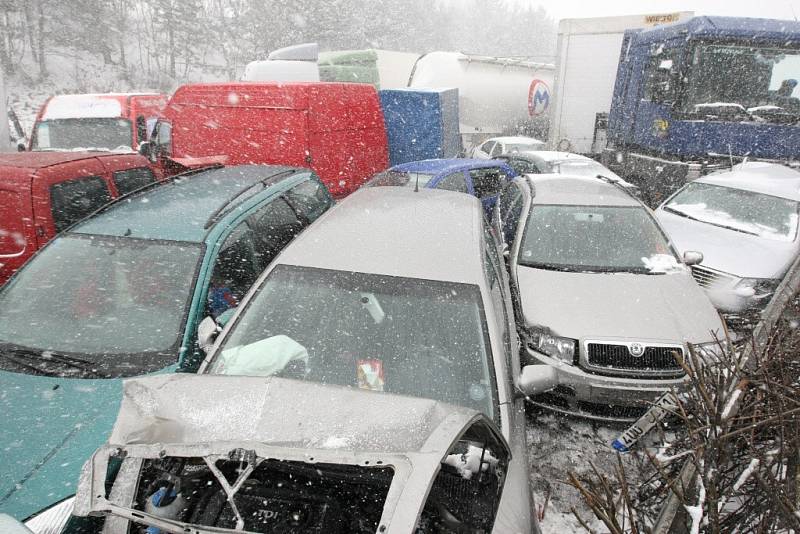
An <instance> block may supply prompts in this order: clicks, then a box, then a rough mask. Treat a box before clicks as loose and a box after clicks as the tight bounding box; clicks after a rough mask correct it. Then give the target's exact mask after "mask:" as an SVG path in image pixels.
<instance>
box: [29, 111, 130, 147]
mask: <svg viewBox="0 0 800 534" xmlns="http://www.w3.org/2000/svg"><path fill="white" fill-rule="evenodd" d="M132 145H133V129H132V128H131V121H129V120H127V119H120V118H83V119H51V120H46V121H42V122H39V123H38V124H36V127H35V129H34V132H33V145H32V146H33V150H76V149H92V148H99V149H102V150H120V151H132V150H133V149H132V148H131V147H132Z"/></svg>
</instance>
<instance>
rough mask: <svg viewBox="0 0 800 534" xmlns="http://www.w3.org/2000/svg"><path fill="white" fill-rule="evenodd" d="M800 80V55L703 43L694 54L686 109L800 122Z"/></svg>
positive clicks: (798, 52) (785, 50)
mask: <svg viewBox="0 0 800 534" xmlns="http://www.w3.org/2000/svg"><path fill="white" fill-rule="evenodd" d="M798 79H800V50H797V49H789V48H777V47H769V46H762V47H759V46H749V45H735V44H716V43H701V44H698V45H696V46H695V47H694V49H693V52H692V56H691V66H690V68H689V76H688V79H687V83H686V84H685V86H686V87H687V88H688V90H687V94H686V98H685V102H684V109H685V111H689V112H692V111H694V112H699V111H702V112H704V113H705V112H708V111H709V109H711V108H719V109H721V110H723V111H725V109H726V108H727V109H728V110H734V109H739V110H740V113H741V114H745V111H746V110H748V111H750V112H751V113H758V112H763V111H764V110H768V111H769V110H771V111H773V112H775V113H778V114H785V115H789V116H791V117H794V119H798V118H800V86H798V83H797V80H798ZM768 119H769V117H767V119H765V120H768Z"/></svg>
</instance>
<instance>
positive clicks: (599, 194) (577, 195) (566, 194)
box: [525, 174, 641, 206]
mask: <svg viewBox="0 0 800 534" xmlns="http://www.w3.org/2000/svg"><path fill="white" fill-rule="evenodd" d="M525 176H526V177H527V179H528V181H529V182H530V184H531V186H532V187H533V189H534V192H535V196H534V199H533V202H534V203H535V204H572V205H579V206H580V205H583V206H641V203H640V202H639V201H638V200H636V199H635V198H633V197H632V196H631V195H630V194H628V193H627V192H625V191H624V190H622V189H621V188H620V187H619V186H616V185H614V184H610V183H608V182H606V181H604V180H601V179H599V178H592V177H590V176H571V175H569V174H526V175H525Z"/></svg>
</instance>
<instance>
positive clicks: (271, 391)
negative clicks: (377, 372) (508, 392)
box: [74, 375, 510, 534]
mask: <svg viewBox="0 0 800 534" xmlns="http://www.w3.org/2000/svg"><path fill="white" fill-rule="evenodd" d="M479 420H482V421H484V422H485V423H486V424H487V425H488V428H490V431H491V432H492V435H493V436H494V437H495V438H496V440H497V441H496V443H499V444H500V446H501V447H502V449H503V451H504V452H505V454H506V455H508V456H510V453H509V452H508V450H509V449H508V445H507V444H506V442H505V441H504V440H503V438H502V437H501V436H500V434H499V431H497V429H496V428H495V427H494V426H493V425H492V424H491V423H489V421H488V420H487V419H486V417H485V416H484V415H482V414H480V413H479V412H477V411H475V410H470V409H468V408H462V407H458V406H452V405H448V404H445V403H442V402H438V401H434V400H429V399H420V398H414V397H403V396H397V395H391V394H386V393H375V392H368V391H363V390H358V389H353V388H347V387H341V386H328V385H322V384H316V383H311V382H305V381H300V380H289V379H283V378H275V377H267V378H263V377H245V376H222V375H170V376H153V377H146V378H138V379H132V380H128V381H126V382H125V384H124V390H123V401H122V405H121V407H120V411H119V416H118V417H117V421H116V423H115V425H114V430H113V432H112V434H111V436H110V438H109V441H108V444H107V445H106V446H104V447H101V448H100V449H99V450H98V451H97V452H96V453H95V455H94V456H93V457H92V460H91V461H90V462H87V464H86V465H85V467H84V470H83V472H82V474H81V482H80V486H79V489H78V493H77V495H76V499H75V512H74V513H75V514H77V515H80V516H83V515H87V514H89V513H92V512H95V513H98V512H111V514H113V516H115V517H112V518H110V519H108V520H107V521H111V522H112V524H115V523H114V522H117V523H118V522H119V521H120V520H123V521H125V520H127V519H132V518H137V520H139V521H142V522H145V523H146V524H150V525H153V526H156V527H162V528H163V527H166V526H169V527H170V528H175V527H176V526H177V527H178V528H182V527H184V526H185V525H186V524H185V523H180V522H178V521H177V520H176V521H172V522H171V523H170V524H169V525H166V524H164V523H159V521H161V519H159V518H158V517H154V516H148V515H147V514H142V513H141V512H136V511H135V510H134V509H133V506H134V504H133V503H134V495H133V493H132V492H133V491H135V488H136V487H137V484H136V480H138V478H139V476H140V474H139V473H140V471H139V470H140V467H139V466H140V465H141V461H142V460H143V459H156V458H163V457H164V456H167V457H191V458H198V457H202V458H203V459H204V460H205V462H206V463H207V464H209V465H218V464H217V462H220V461H225V460H226V459H232V458H234V456H233V455H234V454H235V455H236V456H235V458H243V457H246V458H248V459H249V460H245V461H247V462H248V463H249V464H255V465H257V464H258V462H259V461H260V460H259V459H261V460H262V461H263V460H266V459H272V460H285V461H289V462H305V463H310V464H316V465H319V466H326V465H329V464H339V465H341V466H352V468H353V469H364V468H365V467H364V466H370V465H372V466H377V465H381V466H382V467H381V468H383V467H391V468H392V471H393V473H394V474H393V477H392V481H391V488H390V489H389V492H388V496H387V498H386V502H385V507H384V512H383V516H382V519H381V522H382V524H388V525H389V527H388V530H387V534H388V533H392V532H410V531H412V530H413V527H414V524H415V522H416V518H417V514H418V513H419V511H420V510H421V507H422V503H423V502H424V500H425V498H426V496H427V489H428V487H429V484H430V482H431V480H432V478H433V477H434V476H435V475H436V473H437V472H438V467H439V465H440V463H441V462H442V460H443V458H444V457H445V455H446V454H447V452H448V451H449V450H450V447H451V446H452V445H453V443H454V442H455V441H456V440H457V439H458V438H459V436H460V435H461V434H462V433H463V432H464V430H465V429H466V428H469V427H470V426H471V425H472V424H473V423H475V422H477V421H479ZM243 454H244V455H245V456H242V455H243ZM508 456H506V457H508ZM111 457H123V458H124V460H123V463H122V466H121V469H120V472H119V475H118V476H117V479H116V480H115V483H114V488H113V489H112V492H111V497H110V499H106V498H105V497H104V495H102V493H103V492H98V491H95V490H94V488H96V487H98V484H104V483H105V473H106V469H107V466H108V463H109V460H110V458H111ZM448 458H449V457H448ZM237 461H240V462H241V460H237ZM241 465H242V464H241V463H240V466H241ZM240 469H241V468H240ZM318 469H322V467H319V468H318ZM245 472H246V471H245ZM243 476H245V477H246V476H248V475H247V474H245V475H243ZM218 479H219V476H218ZM118 488H119V489H118ZM237 491H238V490H237ZM387 510H388V511H387ZM384 521H385V523H384ZM212 530H213V527H209V528H203V527H202V526H199V528H198V527H192V532H198V533H210V532H212ZM213 531H214V532H216V530H213Z"/></svg>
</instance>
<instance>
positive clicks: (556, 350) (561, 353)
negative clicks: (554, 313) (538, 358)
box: [528, 327, 578, 365]
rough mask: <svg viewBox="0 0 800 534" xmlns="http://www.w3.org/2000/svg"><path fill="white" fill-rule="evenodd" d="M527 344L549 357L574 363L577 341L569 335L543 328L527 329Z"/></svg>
mask: <svg viewBox="0 0 800 534" xmlns="http://www.w3.org/2000/svg"><path fill="white" fill-rule="evenodd" d="M528 336H529V338H528V345H529V346H530V347H531V348H532V349H534V350H538V351H539V352H541V353H544V354H547V355H548V356H550V357H551V358H557V359H559V360H561V361H563V362H564V363H568V364H570V365H572V364H574V363H575V348H576V346H577V344H578V341H577V340H575V339H572V338H569V337H561V336H556V335H553V334H552V333H551V332H550V331H549V330H546V329H543V328H536V327H534V328H530V329H528Z"/></svg>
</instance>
